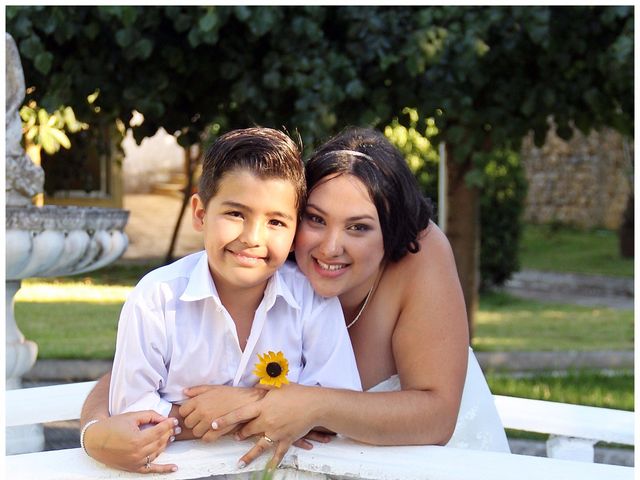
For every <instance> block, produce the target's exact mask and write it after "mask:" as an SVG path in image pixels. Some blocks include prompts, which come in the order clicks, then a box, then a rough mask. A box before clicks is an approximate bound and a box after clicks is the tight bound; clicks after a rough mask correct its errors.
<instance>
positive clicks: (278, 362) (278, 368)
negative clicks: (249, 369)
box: [253, 351, 289, 388]
mask: <svg viewBox="0 0 640 480" xmlns="http://www.w3.org/2000/svg"><path fill="white" fill-rule="evenodd" d="M258 358H259V359H260V361H259V362H258V363H256V364H255V370H254V371H253V374H254V375H256V376H257V377H258V378H259V379H260V383H261V384H262V385H273V386H274V387H276V388H280V387H281V386H282V385H284V384H287V383H289V379H288V378H287V373H289V362H288V360H287V359H286V358H285V356H284V353H282V352H278V353H274V352H271V351H269V352H267V353H263V354H262V355H260V354H258Z"/></svg>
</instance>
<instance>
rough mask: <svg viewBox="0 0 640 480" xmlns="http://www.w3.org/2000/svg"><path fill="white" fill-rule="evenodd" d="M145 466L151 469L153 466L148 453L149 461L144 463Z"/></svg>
mask: <svg viewBox="0 0 640 480" xmlns="http://www.w3.org/2000/svg"><path fill="white" fill-rule="evenodd" d="M144 468H146V469H147V470H149V469H150V468H151V458H150V457H149V455H147V463H145V464H144Z"/></svg>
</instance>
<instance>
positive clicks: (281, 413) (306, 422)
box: [211, 384, 330, 468]
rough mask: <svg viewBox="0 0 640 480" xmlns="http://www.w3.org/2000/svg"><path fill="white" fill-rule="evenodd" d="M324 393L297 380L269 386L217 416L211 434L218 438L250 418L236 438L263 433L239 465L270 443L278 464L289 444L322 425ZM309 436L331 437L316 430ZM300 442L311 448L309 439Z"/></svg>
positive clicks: (272, 462)
mask: <svg viewBox="0 0 640 480" xmlns="http://www.w3.org/2000/svg"><path fill="white" fill-rule="evenodd" d="M320 393H321V389H318V388H315V387H306V386H302V385H297V384H289V385H285V386H283V387H282V388H279V389H273V390H269V391H268V393H267V394H266V395H265V396H264V398H263V399H262V400H259V401H257V402H253V403H250V404H248V405H245V406H244V407H241V408H238V409H236V410H234V411H232V412H230V413H228V414H226V415H223V416H221V417H219V418H216V419H215V420H214V421H213V424H212V428H213V429H214V430H215V432H213V431H212V432H211V436H212V437H213V438H214V439H215V438H218V437H220V436H221V435H223V434H224V432H227V431H229V430H230V429H233V428H235V427H237V426H240V424H242V423H244V422H249V423H247V424H246V425H244V426H241V428H240V429H239V430H238V432H236V439H238V440H243V439H245V438H248V437H251V436H253V435H259V437H260V438H259V439H258V441H257V442H256V444H255V445H254V447H253V448H252V449H251V450H249V452H247V453H246V454H245V455H244V456H243V457H242V458H241V459H240V462H239V465H240V466H241V467H242V466H244V465H248V464H249V463H251V462H252V461H253V460H255V459H256V458H257V457H258V456H260V455H261V454H262V453H263V452H264V451H265V450H267V449H268V448H269V447H271V446H275V453H274V455H273V457H272V459H271V461H270V462H269V465H268V467H269V468H276V467H277V466H278V465H279V464H280V462H281V461H282V459H283V457H284V455H285V453H287V451H288V450H289V447H290V446H291V445H292V444H293V443H294V442H296V441H297V440H298V439H302V437H304V436H305V435H306V434H307V433H309V431H310V430H311V429H312V428H314V427H315V426H317V425H318V423H317V419H318V418H319V407H320V406H321V405H322V400H321V398H319V397H320ZM265 436H266V438H265ZM308 438H309V439H312V440H319V441H322V442H327V441H329V438H330V437H329V435H325V434H322V433H319V432H314V433H313V434H310V436H309V437H308ZM269 439H270V440H272V441H273V442H270V441H269ZM296 445H297V446H299V447H302V448H305V449H309V448H311V444H310V443H309V442H307V441H306V440H300V442H297V443H296Z"/></svg>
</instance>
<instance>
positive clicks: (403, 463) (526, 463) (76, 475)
mask: <svg viewBox="0 0 640 480" xmlns="http://www.w3.org/2000/svg"><path fill="white" fill-rule="evenodd" d="M251 444H252V443H251V442H249V441H245V442H236V441H234V440H232V439H230V438H228V437H226V438H223V439H221V440H220V441H218V442H216V443H214V444H206V443H204V442H202V441H198V440H190V441H184V442H176V443H174V444H172V445H170V446H169V447H168V449H167V451H166V452H165V453H163V454H162V455H161V456H160V457H159V458H158V459H157V462H158V463H176V464H177V465H178V468H179V469H178V471H177V472H175V473H170V474H157V475H145V476H144V477H145V478H163V479H166V480H178V479H189V478H200V477H206V476H210V475H224V474H235V473H241V472H254V471H260V470H261V469H262V468H263V467H264V465H265V463H266V461H267V460H268V458H269V457H268V455H263V456H262V457H261V458H260V459H258V460H257V461H256V462H254V464H252V465H250V466H249V467H247V468H246V469H243V470H238V469H237V467H236V462H237V461H238V459H239V458H240V457H241V456H242V455H243V454H244V453H245V452H246V451H247V450H248V449H249V447H250V446H251ZM6 469H7V474H9V476H8V477H6V478H19V479H34V480H35V479H37V480H76V479H89V478H91V479H109V478H139V477H140V475H139V474H133V473H127V472H121V471H118V470H114V469H110V468H107V467H105V466H103V465H101V464H99V463H97V462H95V461H93V460H92V459H90V458H89V457H87V455H86V454H85V453H84V452H83V451H82V450H81V449H78V448H75V449H68V450H56V451H50V452H39V453H28V454H23V455H12V456H8V457H6ZM287 472H291V473H294V478H296V477H297V478H315V479H317V478H322V477H318V474H326V475H341V476H345V477H349V478H365V479H376V480H412V479H415V480H418V479H420V480H424V479H430V480H460V479H465V480H513V479H514V478H517V479H518V480H526V479H532V480H533V479H535V480H542V479H544V480H570V479H576V480H591V479H593V480H596V479H597V480H603V479H606V480H631V479H633V472H634V469H633V468H630V467H619V466H612V465H602V464H596V463H584V462H573V461H566V460H557V459H549V458H543V457H530V456H526V455H513V454H506V453H495V452H484V451H474V450H461V449H455V448H449V447H437V446H411V447H376V446H369V445H363V444H360V443H356V442H353V441H351V440H348V439H344V438H336V439H334V440H332V441H331V442H330V443H328V444H314V448H313V449H312V450H310V451H306V450H302V449H298V448H295V447H292V448H291V450H290V451H289V453H288V454H287V455H286V457H285V459H284V460H283V463H282V465H281V469H280V470H279V471H278V475H276V477H275V478H278V477H281V476H282V475H283V474H286V473H287ZM306 473H309V475H306Z"/></svg>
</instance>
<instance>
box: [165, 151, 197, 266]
mask: <svg viewBox="0 0 640 480" xmlns="http://www.w3.org/2000/svg"><path fill="white" fill-rule="evenodd" d="M183 150H184V169H185V175H186V177H187V184H186V185H185V186H184V189H183V190H182V205H181V206H180V213H178V218H177V220H176V225H175V227H173V235H172V236H171V243H170V245H169V250H168V251H167V255H166V256H165V259H164V263H165V264H169V263H171V262H173V260H174V252H175V249H176V244H177V243H178V234H179V233H180V224H181V223H182V217H184V212H185V210H186V209H187V206H188V205H189V199H190V198H191V191H192V190H193V171H194V167H195V161H196V160H197V159H198V158H199V157H200V155H199V152H200V150H199V149H198V155H196V156H195V158H194V157H193V156H192V155H191V147H190V146H189V147H183Z"/></svg>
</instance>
